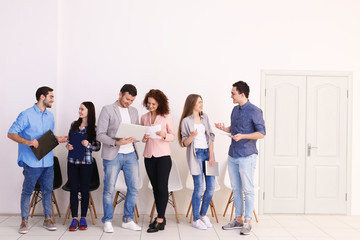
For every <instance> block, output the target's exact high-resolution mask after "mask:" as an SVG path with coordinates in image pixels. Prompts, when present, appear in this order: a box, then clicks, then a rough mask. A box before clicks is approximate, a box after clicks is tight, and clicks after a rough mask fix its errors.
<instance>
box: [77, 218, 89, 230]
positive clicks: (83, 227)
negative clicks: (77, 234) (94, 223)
mask: <svg viewBox="0 0 360 240" xmlns="http://www.w3.org/2000/svg"><path fill="white" fill-rule="evenodd" d="M86 229H87V222H86V219H85V218H83V217H82V218H81V219H80V226H79V230H86Z"/></svg>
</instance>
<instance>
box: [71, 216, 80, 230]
mask: <svg viewBox="0 0 360 240" xmlns="http://www.w3.org/2000/svg"><path fill="white" fill-rule="evenodd" d="M78 228H79V221H78V220H77V219H75V218H74V219H73V220H72V222H71V224H70V227H69V231H71V232H73V231H76V230H78Z"/></svg>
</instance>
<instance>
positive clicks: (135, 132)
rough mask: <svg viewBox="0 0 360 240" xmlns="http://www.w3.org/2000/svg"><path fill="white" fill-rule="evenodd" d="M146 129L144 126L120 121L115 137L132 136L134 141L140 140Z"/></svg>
mask: <svg viewBox="0 0 360 240" xmlns="http://www.w3.org/2000/svg"><path fill="white" fill-rule="evenodd" d="M147 129H148V127H146V126H141V125H136V124H130V123H120V125H119V128H118V130H117V132H116V135H115V139H120V138H129V137H134V138H135V139H136V141H141V140H142V139H143V137H144V135H145V134H146V131H147Z"/></svg>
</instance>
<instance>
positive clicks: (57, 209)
mask: <svg viewBox="0 0 360 240" xmlns="http://www.w3.org/2000/svg"><path fill="white" fill-rule="evenodd" d="M52 196H53V199H54V203H55V207H56V211H57V213H58V215H59V217H61V213H60V210H59V206H58V204H57V201H56V197H55V193H54V191H52Z"/></svg>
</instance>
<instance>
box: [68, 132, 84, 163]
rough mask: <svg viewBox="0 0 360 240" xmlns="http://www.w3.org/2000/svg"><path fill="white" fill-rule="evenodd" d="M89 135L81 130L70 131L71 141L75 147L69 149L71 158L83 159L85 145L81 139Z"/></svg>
mask: <svg viewBox="0 0 360 240" xmlns="http://www.w3.org/2000/svg"><path fill="white" fill-rule="evenodd" d="M86 138H87V135H86V134H82V133H79V132H73V131H72V132H71V133H70V141H69V143H70V144H71V145H72V146H73V147H74V149H73V150H69V158H73V159H79V160H81V161H82V160H83V159H84V155H85V150H86V149H85V147H84V145H82V143H81V141H82V140H86Z"/></svg>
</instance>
